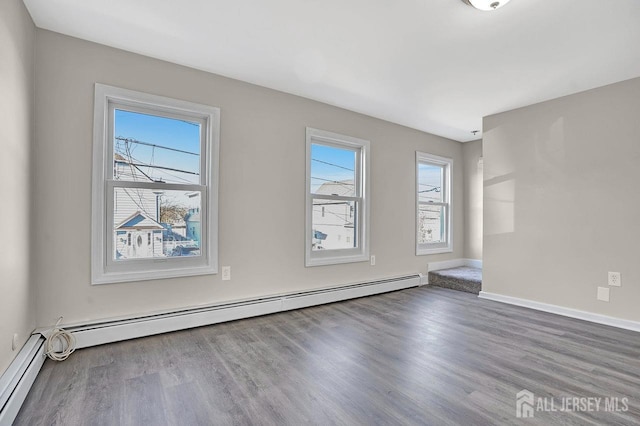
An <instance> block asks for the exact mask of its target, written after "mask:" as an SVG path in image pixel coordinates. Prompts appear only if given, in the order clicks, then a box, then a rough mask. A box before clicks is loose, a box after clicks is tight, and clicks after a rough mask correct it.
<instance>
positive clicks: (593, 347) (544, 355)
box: [15, 287, 640, 426]
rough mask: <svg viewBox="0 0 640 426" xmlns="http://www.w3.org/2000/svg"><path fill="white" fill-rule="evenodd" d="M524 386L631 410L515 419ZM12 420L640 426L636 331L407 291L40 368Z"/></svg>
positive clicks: (87, 352)
mask: <svg viewBox="0 0 640 426" xmlns="http://www.w3.org/2000/svg"><path fill="white" fill-rule="evenodd" d="M522 389H528V390H530V391H531V392H533V393H535V395H536V397H556V398H560V397H563V396H577V397H591V396H595V397H619V398H622V397H627V398H629V401H628V405H629V410H628V411H627V412H618V413H612V412H604V411H602V410H603V409H604V407H601V411H599V412H573V413H568V412H559V411H556V412H536V413H535V418H534V419H526V420H524V419H517V418H516V416H515V413H516V411H515V401H516V397H515V395H516V393H517V392H519V391H520V390H522ZM556 408H558V409H559V408H560V407H559V406H556ZM15 424H17V425H52V424H56V425H118V424H120V425H154V426H155V425H164V424H169V425H208V424H220V425H226V424H256V425H302V424H320V425H329V424H341V425H373V424H384V425H409V424H434V425H446V424H455V425H482V424H540V425H551V424H575V425H583V424H627V425H631V424H636V425H637V424H640V333H634V332H630V331H623V330H619V329H615V328H611V327H606V326H600V325H596V324H591V323H587V322H582V321H579V320H573V319H568V318H563V317H559V316H555V315H551V314H546V313H541V312H536V311H532V310H528V309H524V308H519V307H515V306H509V305H504V304H500V303H496V302H491V301H486V300H481V299H478V298H477V297H476V296H475V295H473V294H468V293H462V292H457V291H453V290H447V289H440V288H429V287H422V288H414V289H408V290H403V291H398V292H394V293H387V294H384V295H379V296H372V297H367V298H362V299H357V300H351V301H346V302H341V303H334V304H331V305H325V306H318V307H313V308H307V309H303V310H298V311H292V312H286V313H279V314H275V315H269V316H264V317H259V318H253V319H246V320H241V321H235V322H230V323H225V324H218V325H214V326H209V327H201V328H197V329H192V330H185V331H180V332H175V333H170V334H164V335H160V336H153V337H148V338H142V339H136V340H130V341H126V342H121V343H115V344H110V345H105V346H100V347H93V348H88V349H82V350H79V351H77V352H76V353H74V354H73V355H72V356H71V358H70V359H69V360H67V361H65V362H63V363H55V362H53V361H50V360H48V361H47V362H46V363H45V365H44V367H43V369H42V371H41V373H40V375H39V376H38V378H37V380H36V382H35V384H34V386H33V387H32V389H31V392H30V393H29V395H28V397H27V400H26V401H25V403H24V405H23V407H22V410H21V411H20V413H19V415H18V418H17V419H16V422H15Z"/></svg>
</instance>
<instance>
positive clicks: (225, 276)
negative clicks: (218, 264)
mask: <svg viewBox="0 0 640 426" xmlns="http://www.w3.org/2000/svg"><path fill="white" fill-rule="evenodd" d="M230 279H231V266H223V267H222V281H229V280H230Z"/></svg>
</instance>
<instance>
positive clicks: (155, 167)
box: [115, 160, 200, 176]
mask: <svg viewBox="0 0 640 426" xmlns="http://www.w3.org/2000/svg"><path fill="white" fill-rule="evenodd" d="M115 162H116V163H122V164H129V165H131V166H134V167H151V168H154V169H160V170H171V171H172V172H180V173H187V174H190V175H196V176H200V173H196V172H190V171H187V170H180V169H174V168H172V167H165V166H153V165H151V164H142V163H129V162H127V161H122V160H115Z"/></svg>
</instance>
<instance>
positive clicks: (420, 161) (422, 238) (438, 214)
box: [416, 152, 453, 255]
mask: <svg viewBox="0 0 640 426" xmlns="http://www.w3.org/2000/svg"><path fill="white" fill-rule="evenodd" d="M452 166H453V160H452V159H450V158H444V157H438V156H436V155H430V154H425V153H422V152H416V191H417V194H416V210H417V212H416V233H417V235H416V254H417V255H420V254H435V253H447V252H451V251H453V247H452V243H451V169H452Z"/></svg>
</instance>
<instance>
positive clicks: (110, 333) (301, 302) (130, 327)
mask: <svg viewBox="0 0 640 426" xmlns="http://www.w3.org/2000/svg"><path fill="white" fill-rule="evenodd" d="M418 285H420V275H418V274H414V275H406V276H402V277H396V278H389V279H384V280H378V281H372V282H366V283H359V284H351V285H346V286H341V287H331V288H326V289H320V290H311V291H303V292H298V293H289V294H284V295H279V296H271V297H264V298H257V299H251V300H245V301H238V302H230V303H222V304H217V305H211V306H207V307H199V308H193V309H183V310H179V311H174V312H170V313H163V314H157V315H148V316H142V317H138V318H130V319H124V320H115V321H107V322H101V323H95V324H89V325H85V326H76V327H66V330H67V331H70V332H71V333H73V335H74V337H75V338H76V348H78V349H79V348H86V347H89V346H96V345H102V344H105V343H110V342H117V341H121V340H128V339H135V338H138V337H143V336H151V335H154V334H161V333H167V332H170V331H177V330H184V329H188V328H194V327H201V326H205V325H211V324H218V323H221V322H226V321H233V320H238V319H242V318H250V317H255V316H260V315H267V314H273V313H276V312H282V311H289V310H292V309H299V308H304V307H308V306H315V305H322V304H325V303H332V302H338V301H340V300H347V299H355V298H358V297H364V296H371V295H374V294H380V293H386V292H390V291H395V290H401V289H405V288H410V287H417V286H418Z"/></svg>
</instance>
